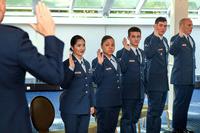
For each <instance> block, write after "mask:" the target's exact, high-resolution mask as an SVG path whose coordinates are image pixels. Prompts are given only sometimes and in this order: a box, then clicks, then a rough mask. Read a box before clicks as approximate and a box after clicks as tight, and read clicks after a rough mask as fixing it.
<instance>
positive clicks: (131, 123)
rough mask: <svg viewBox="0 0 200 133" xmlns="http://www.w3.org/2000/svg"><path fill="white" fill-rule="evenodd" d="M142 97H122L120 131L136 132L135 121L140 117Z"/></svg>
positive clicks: (126, 132) (123, 132)
mask: <svg viewBox="0 0 200 133" xmlns="http://www.w3.org/2000/svg"><path fill="white" fill-rule="evenodd" d="M143 103H144V99H123V100H122V118H121V123H120V132H121V133H137V131H136V123H137V122H138V120H139V118H140V113H141V110H142V106H143Z"/></svg>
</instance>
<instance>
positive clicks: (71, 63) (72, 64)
mask: <svg viewBox="0 0 200 133" xmlns="http://www.w3.org/2000/svg"><path fill="white" fill-rule="evenodd" d="M69 67H70V68H73V69H74V68H75V63H74V60H73V59H72V55H71V54H69Z"/></svg>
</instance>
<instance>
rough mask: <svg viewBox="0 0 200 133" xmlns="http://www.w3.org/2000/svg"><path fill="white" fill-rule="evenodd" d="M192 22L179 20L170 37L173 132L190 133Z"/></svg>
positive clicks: (192, 69)
mask: <svg viewBox="0 0 200 133" xmlns="http://www.w3.org/2000/svg"><path fill="white" fill-rule="evenodd" d="M192 28H193V24H192V21H191V19H189V18H183V19H182V20H180V22H179V33H178V34H177V35H175V36H173V37H172V38H171V46H170V54H171V55H173V56H174V66H173V68H172V75H171V83H172V84H173V85H174V92H175V99H174V104H173V123H172V126H173V129H174V133H182V132H184V133H191V132H192V131H189V130H188V129H187V128H186V126H187V112H188V109H189V105H190V101H191V97H192V93H193V89H194V82H195V42H194V40H193V38H192V37H191V36H190V34H191V32H192Z"/></svg>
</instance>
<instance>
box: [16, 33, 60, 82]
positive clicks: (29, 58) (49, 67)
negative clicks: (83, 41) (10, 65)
mask: <svg viewBox="0 0 200 133" xmlns="http://www.w3.org/2000/svg"><path fill="white" fill-rule="evenodd" d="M19 44H20V45H19V46H18V51H17V59H18V62H19V64H20V66H21V67H22V68H24V69H25V71H28V72H30V73H31V74H32V75H34V76H35V77H36V78H38V79H40V80H42V81H44V82H47V83H49V84H60V83H61V82H62V80H63V77H64V75H63V65H62V55H63V47H64V43H63V42H62V41H61V40H59V39H58V38H56V37H55V36H48V37H45V52H44V53H45V54H44V55H41V54H40V53H38V51H37V48H36V47H35V46H33V45H32V42H31V41H30V39H29V36H28V34H27V33H25V32H24V33H23V34H22V35H21V37H20V39H19Z"/></svg>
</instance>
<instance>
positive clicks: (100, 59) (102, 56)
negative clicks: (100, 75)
mask: <svg viewBox="0 0 200 133" xmlns="http://www.w3.org/2000/svg"><path fill="white" fill-rule="evenodd" d="M97 59H98V63H99V64H102V63H103V61H104V54H103V53H102V52H101V50H100V49H98V51H97Z"/></svg>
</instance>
